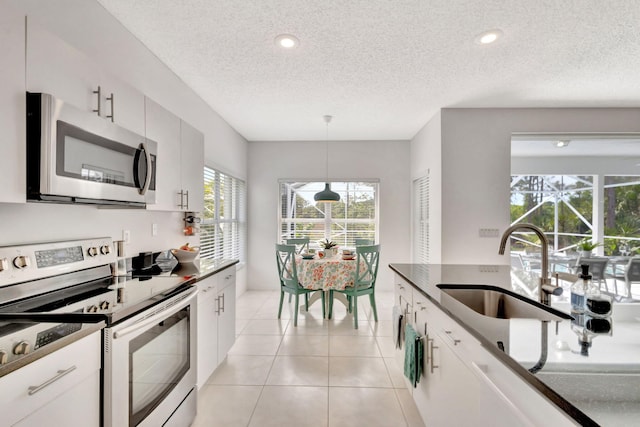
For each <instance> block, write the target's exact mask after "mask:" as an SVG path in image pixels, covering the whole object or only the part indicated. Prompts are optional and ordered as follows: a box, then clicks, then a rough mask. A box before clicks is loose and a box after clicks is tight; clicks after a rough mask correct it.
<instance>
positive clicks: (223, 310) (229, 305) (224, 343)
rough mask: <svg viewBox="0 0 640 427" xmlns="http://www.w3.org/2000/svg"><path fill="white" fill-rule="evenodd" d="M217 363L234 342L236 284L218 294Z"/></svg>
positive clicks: (225, 355)
mask: <svg viewBox="0 0 640 427" xmlns="http://www.w3.org/2000/svg"><path fill="white" fill-rule="evenodd" d="M218 314H219V316H220V317H219V318H218V363H220V362H222V361H223V360H224V358H225V357H227V353H228V352H229V350H230V349H231V347H232V346H233V343H234V342H235V341H236V284H235V283H233V284H231V285H229V286H227V288H226V289H224V290H222V291H220V292H218Z"/></svg>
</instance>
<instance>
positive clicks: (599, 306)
mask: <svg viewBox="0 0 640 427" xmlns="http://www.w3.org/2000/svg"><path fill="white" fill-rule="evenodd" d="M584 304H585V306H584V310H585V313H588V314H589V315H591V316H593V317H608V316H610V315H611V311H612V307H613V299H612V298H611V297H610V296H608V295H603V294H602V293H601V292H600V288H599V287H597V286H595V284H594V283H592V284H591V286H589V288H588V289H587V293H586V294H585V302H584Z"/></svg>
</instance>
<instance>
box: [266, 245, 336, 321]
mask: <svg viewBox="0 0 640 427" xmlns="http://www.w3.org/2000/svg"><path fill="white" fill-rule="evenodd" d="M295 255H296V247H295V246H291V245H279V244H276V262H277V265H278V276H279V277H280V306H279V307H278V319H279V318H280V316H281V315H282V303H283V302H284V294H285V292H286V293H288V294H289V295H295V308H294V311H295V314H294V317H293V326H298V306H299V301H298V297H299V296H300V295H304V306H305V309H306V310H307V311H309V294H310V293H312V292H316V291H317V290H316V289H305V288H303V287H302V285H300V281H299V280H298V270H297V269H296V258H295ZM321 292H322V291H321ZM321 296H322V318H324V292H322V294H321Z"/></svg>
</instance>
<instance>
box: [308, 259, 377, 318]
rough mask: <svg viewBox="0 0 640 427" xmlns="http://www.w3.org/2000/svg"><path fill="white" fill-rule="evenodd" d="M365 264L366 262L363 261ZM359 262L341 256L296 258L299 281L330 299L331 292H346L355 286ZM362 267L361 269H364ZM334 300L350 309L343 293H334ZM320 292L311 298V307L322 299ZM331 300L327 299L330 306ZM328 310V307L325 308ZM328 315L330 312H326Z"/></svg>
mask: <svg viewBox="0 0 640 427" xmlns="http://www.w3.org/2000/svg"><path fill="white" fill-rule="evenodd" d="M361 263H362V264H364V261H361ZM356 266H357V260H356V258H354V259H343V257H342V255H341V254H337V255H335V256H333V257H324V258H320V257H319V256H318V255H314V256H313V258H311V257H307V258H303V257H302V256H300V255H298V256H296V270H297V273H298V281H299V282H300V285H301V286H302V287H303V288H305V289H313V290H318V291H322V292H324V293H325V296H327V297H328V294H329V291H331V290H344V289H345V288H347V287H349V286H353V279H354V277H355V274H356ZM364 267H365V266H364V265H361V268H364ZM333 295H334V298H335V299H336V300H338V301H340V302H341V303H342V304H344V305H345V307H348V304H349V303H348V301H347V298H346V297H345V296H344V294H342V293H339V292H337V293H334V294H333ZM320 296H321V294H320V292H316V293H314V294H313V295H312V296H311V298H309V304H310V305H311V304H312V303H314V302H315V301H317V300H318V299H320ZM328 303H329V298H325V304H327V305H328ZM325 308H326V307H325ZM325 312H326V313H328V310H325Z"/></svg>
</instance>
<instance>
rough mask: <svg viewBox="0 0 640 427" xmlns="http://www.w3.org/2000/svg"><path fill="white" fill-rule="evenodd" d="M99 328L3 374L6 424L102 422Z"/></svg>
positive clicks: (73, 426) (0, 388) (79, 426)
mask: <svg viewBox="0 0 640 427" xmlns="http://www.w3.org/2000/svg"><path fill="white" fill-rule="evenodd" d="M100 357H101V339H100V332H95V333H93V334H91V335H89V336H87V337H85V338H82V339H80V340H78V341H76V342H74V343H73V344H70V345H68V346H66V347H63V348H62V349H60V350H58V351H56V352H54V353H52V354H50V355H47V356H45V357H43V358H41V359H39V360H36V361H35V362H33V363H30V364H28V365H26V366H24V367H22V368H20V369H18V370H16V371H14V372H11V373H9V374H7V375H5V376H4V377H2V378H0V396H1V397H0V413H2V425H8V426H20V427H27V426H29V427H31V426H33V427H35V426H43V425H50V426H67V427H90V426H96V427H97V426H99V425H100V362H101V361H100Z"/></svg>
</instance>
